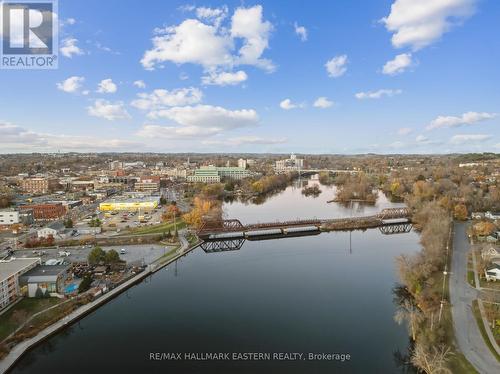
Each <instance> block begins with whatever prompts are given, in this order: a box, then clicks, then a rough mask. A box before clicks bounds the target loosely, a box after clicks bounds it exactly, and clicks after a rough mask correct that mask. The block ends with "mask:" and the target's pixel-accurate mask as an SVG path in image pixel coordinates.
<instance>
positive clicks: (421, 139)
mask: <svg viewBox="0 0 500 374" xmlns="http://www.w3.org/2000/svg"><path fill="white" fill-rule="evenodd" d="M415 141H416V142H417V143H424V142H427V141H429V138H427V137H426V136H423V135H418V136H417V137H416V138H415Z"/></svg>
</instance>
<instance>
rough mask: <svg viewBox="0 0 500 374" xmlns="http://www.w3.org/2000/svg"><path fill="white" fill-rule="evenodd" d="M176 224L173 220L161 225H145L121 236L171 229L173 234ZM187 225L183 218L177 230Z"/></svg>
mask: <svg viewBox="0 0 500 374" xmlns="http://www.w3.org/2000/svg"><path fill="white" fill-rule="evenodd" d="M175 226H176V225H175V224H174V223H173V222H165V223H160V224H159V225H152V226H144V227H139V228H136V229H132V230H130V231H129V232H124V233H122V234H121V235H120V236H125V235H147V234H163V233H165V234H166V233H168V232H169V231H170V232H171V233H172V234H173V233H174V231H175ZM184 227H186V223H185V222H184V221H182V220H178V221H177V230H180V229H183V228H184Z"/></svg>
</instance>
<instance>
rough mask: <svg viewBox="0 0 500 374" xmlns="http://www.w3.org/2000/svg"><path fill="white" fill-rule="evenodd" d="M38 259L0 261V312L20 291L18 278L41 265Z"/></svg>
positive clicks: (15, 298) (19, 294) (17, 296)
mask: <svg viewBox="0 0 500 374" xmlns="http://www.w3.org/2000/svg"><path fill="white" fill-rule="evenodd" d="M41 262H42V261H41V260H40V258H11V259H10V260H7V261H3V260H0V310H1V309H3V308H5V307H7V306H8V305H10V304H11V303H13V302H14V301H16V300H17V299H18V298H19V297H20V296H21V295H22V290H21V287H20V285H19V277H20V276H21V275H23V274H24V273H26V272H27V271H29V270H31V269H33V268H34V267H35V266H37V265H39V264H41Z"/></svg>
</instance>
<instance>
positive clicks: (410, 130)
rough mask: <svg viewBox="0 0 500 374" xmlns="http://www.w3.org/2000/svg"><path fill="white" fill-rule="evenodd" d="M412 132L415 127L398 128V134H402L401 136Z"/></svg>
mask: <svg viewBox="0 0 500 374" xmlns="http://www.w3.org/2000/svg"><path fill="white" fill-rule="evenodd" d="M412 132H413V129H412V128H410V127H401V128H400V129H398V135H401V136H404V135H408V134H411V133H412Z"/></svg>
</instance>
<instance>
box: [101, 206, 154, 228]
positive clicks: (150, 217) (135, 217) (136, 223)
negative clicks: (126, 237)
mask: <svg viewBox="0 0 500 374" xmlns="http://www.w3.org/2000/svg"><path fill="white" fill-rule="evenodd" d="M163 213H164V208H161V207H158V209H155V210H153V211H150V212H141V213H140V214H139V212H127V211H123V212H115V213H113V214H112V213H100V214H99V219H100V220H101V221H102V227H103V229H104V230H105V231H108V232H110V231H111V232H112V231H115V232H116V231H118V232H119V231H123V230H124V229H127V228H135V227H141V226H147V225H157V224H159V223H161V221H162V214H163ZM139 216H142V217H141V218H144V219H143V220H142V222H141V219H140V218H139Z"/></svg>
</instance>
